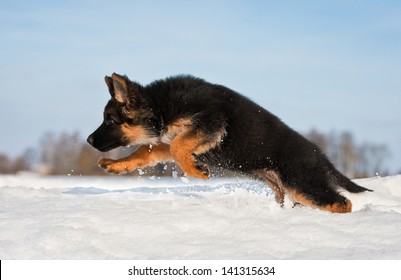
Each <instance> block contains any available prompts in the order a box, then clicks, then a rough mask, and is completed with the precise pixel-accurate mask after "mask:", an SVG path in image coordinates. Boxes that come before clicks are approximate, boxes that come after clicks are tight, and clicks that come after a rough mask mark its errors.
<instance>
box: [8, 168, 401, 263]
mask: <svg viewBox="0 0 401 280" xmlns="http://www.w3.org/2000/svg"><path fill="white" fill-rule="evenodd" d="M356 182H357V183H359V184H360V185H362V186H365V187H368V188H370V189H373V190H374V192H373V193H362V194H349V193H344V195H345V196H347V197H349V198H350V199H351V200H352V202H353V212H352V213H349V214H331V213H328V212H323V211H320V210H317V209H311V208H308V207H295V208H294V207H292V206H293V205H292V203H290V202H289V201H287V202H286V204H285V206H284V208H281V207H280V206H279V205H278V204H277V203H276V201H275V199H274V195H273V193H272V192H271V191H270V190H269V189H268V188H266V187H265V186H264V184H262V183H260V182H257V181H252V180H250V179H244V178H230V179H227V178H220V179H211V180H209V181H199V180H194V179H191V178H183V179H181V178H179V177H176V178H163V179H160V178H153V179H152V180H151V179H149V178H144V177H142V178H135V177H126V176H114V177H75V176H65V177H64V176H62V177H41V176H33V175H1V176H0V259H3V260H4V259H146V260H147V259H308V260H310V259H364V260H365V259H400V258H401V230H400V229H401V175H397V176H391V177H384V178H379V177H375V178H368V179H362V180H357V181H356Z"/></svg>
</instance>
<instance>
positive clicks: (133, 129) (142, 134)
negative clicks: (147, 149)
mask: <svg viewBox="0 0 401 280" xmlns="http://www.w3.org/2000/svg"><path fill="white" fill-rule="evenodd" d="M121 132H122V133H123V135H124V138H125V139H126V140H127V141H128V142H129V143H130V144H136V145H142V144H149V143H150V144H156V143H157V142H158V141H157V138H156V137H152V135H150V134H149V132H148V131H147V130H146V129H145V128H144V127H143V126H141V125H129V124H126V123H124V124H122V125H121Z"/></svg>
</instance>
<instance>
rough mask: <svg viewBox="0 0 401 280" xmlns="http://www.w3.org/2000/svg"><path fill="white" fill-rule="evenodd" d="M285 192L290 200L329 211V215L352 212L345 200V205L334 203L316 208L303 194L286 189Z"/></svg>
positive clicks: (349, 202) (350, 206)
mask: <svg viewBox="0 0 401 280" xmlns="http://www.w3.org/2000/svg"><path fill="white" fill-rule="evenodd" d="M286 192H287V194H288V195H290V196H291V198H292V199H293V200H294V201H296V202H299V203H300V204H302V205H305V206H310V207H312V208H319V209H320V210H324V211H329V212H331V213H348V212H351V211H352V203H351V201H350V200H348V199H346V205H341V204H340V203H339V202H336V203H334V204H332V205H322V206H318V205H316V203H315V202H314V201H312V200H311V199H309V198H307V197H305V196H304V195H303V194H301V193H299V192H297V191H294V190H291V189H288V188H287V189H286Z"/></svg>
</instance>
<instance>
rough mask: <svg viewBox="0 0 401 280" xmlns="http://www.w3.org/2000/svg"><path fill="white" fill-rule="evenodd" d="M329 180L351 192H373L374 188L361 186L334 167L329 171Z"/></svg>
mask: <svg viewBox="0 0 401 280" xmlns="http://www.w3.org/2000/svg"><path fill="white" fill-rule="evenodd" d="M327 175H328V177H329V180H330V182H331V183H333V184H335V185H337V186H339V187H341V188H343V189H345V190H347V191H349V192H351V193H360V192H366V191H368V192H373V190H370V189H367V188H364V187H361V186H359V185H357V184H355V183H354V182H352V181H351V180H350V179H348V178H347V177H345V176H344V175H343V174H341V172H339V171H338V170H337V169H335V168H333V169H332V170H330V171H329V172H328V173H327Z"/></svg>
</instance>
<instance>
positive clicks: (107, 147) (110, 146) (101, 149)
mask: <svg viewBox="0 0 401 280" xmlns="http://www.w3.org/2000/svg"><path fill="white" fill-rule="evenodd" d="M120 146H121V145H120V144H119V143H113V144H110V145H107V146H103V147H95V148H96V149H98V150H99V151H101V152H102V153H105V152H108V151H111V150H113V149H115V148H118V147H120Z"/></svg>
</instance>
